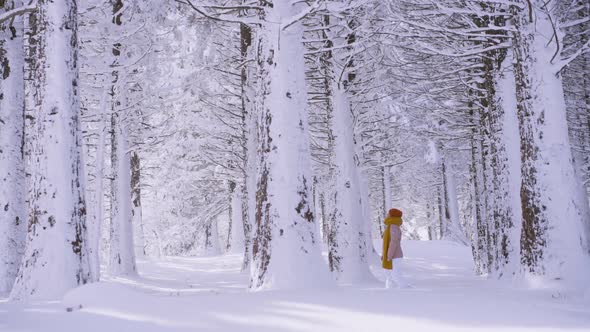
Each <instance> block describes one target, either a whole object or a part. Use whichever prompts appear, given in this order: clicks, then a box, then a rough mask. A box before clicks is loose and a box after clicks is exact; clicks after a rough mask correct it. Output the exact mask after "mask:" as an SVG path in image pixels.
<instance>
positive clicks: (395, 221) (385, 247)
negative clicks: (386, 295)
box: [381, 217, 403, 270]
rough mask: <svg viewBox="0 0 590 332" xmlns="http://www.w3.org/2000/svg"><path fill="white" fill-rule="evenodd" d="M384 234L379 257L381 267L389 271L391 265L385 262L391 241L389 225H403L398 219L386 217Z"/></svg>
mask: <svg viewBox="0 0 590 332" xmlns="http://www.w3.org/2000/svg"><path fill="white" fill-rule="evenodd" d="M384 222H385V225H387V226H386V227H385V232H383V254H382V256H381V262H382V266H383V268H384V269H386V270H391V269H392V268H393V264H392V263H391V261H388V260H387V251H388V250H389V242H390V241H391V225H398V226H401V225H402V223H403V220H402V218H400V217H387V218H385V221H384Z"/></svg>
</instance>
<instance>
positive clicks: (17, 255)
mask: <svg viewBox="0 0 590 332" xmlns="http://www.w3.org/2000/svg"><path fill="white" fill-rule="evenodd" d="M21 5H22V2H21V1H20V0H16V1H13V0H8V1H2V2H1V3H0V15H1V14H2V13H4V12H6V11H8V10H11V9H12V8H18V7H20V6H21ZM23 34H24V25H23V18H22V17H17V18H15V19H14V20H12V21H11V22H10V23H9V24H8V23H6V24H2V25H0V294H5V293H8V292H10V290H11V289H12V285H13V284H14V280H15V279H16V275H17V272H18V266H19V265H20V261H21V258H22V254H23V250H24V245H25V237H26V227H25V213H26V211H25V187H26V185H25V171H24V165H25V164H24V155H23V154H24V133H23V130H24V77H23V70H24V62H23V59H24V49H23V46H24V45H23Z"/></svg>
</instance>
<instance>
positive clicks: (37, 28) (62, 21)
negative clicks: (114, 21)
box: [11, 0, 93, 299]
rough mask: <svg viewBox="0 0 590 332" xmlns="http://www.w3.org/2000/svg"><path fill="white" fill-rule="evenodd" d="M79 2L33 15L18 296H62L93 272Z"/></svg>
mask: <svg viewBox="0 0 590 332" xmlns="http://www.w3.org/2000/svg"><path fill="white" fill-rule="evenodd" d="M76 9H77V8H76V2H75V1H73V0H63V1H59V2H57V1H55V2H54V1H48V0H39V2H38V10H37V11H36V12H35V13H32V14H31V15H29V18H28V29H29V30H28V34H29V39H28V45H27V46H28V52H29V53H28V54H27V58H28V61H29V68H28V69H29V71H28V73H27V74H28V75H27V80H28V81H27V85H26V90H27V98H26V100H25V103H26V105H27V111H28V112H29V113H28V114H27V117H30V118H29V120H30V122H29V123H28V125H27V129H30V132H31V134H30V135H29V136H27V137H29V138H30V142H31V143H30V146H31V160H30V164H29V166H30V173H31V186H30V190H29V193H28V202H29V215H28V234H27V244H26V251H25V255H24V258H23V263H22V265H21V269H20V271H19V274H18V277H17V280H16V283H15V286H14V289H13V291H12V294H11V296H12V298H16V299H23V298H37V299H56V298H59V297H61V296H62V295H63V294H64V293H65V292H66V291H67V290H68V289H70V288H73V287H76V286H79V285H82V284H85V283H87V282H89V281H91V280H92V279H93V278H92V276H91V272H90V271H91V269H90V264H89V259H88V240H87V232H86V203H85V200H84V180H83V174H82V163H81V151H82V147H81V144H80V142H81V140H80V122H79V118H78V116H79V114H80V106H79V100H78V96H79V92H78V85H79V83H78V39H77V35H76V33H77V31H78V30H77V29H78V26H77V17H76ZM55 82H60V84H59V88H56V86H55V84H56V83H55Z"/></svg>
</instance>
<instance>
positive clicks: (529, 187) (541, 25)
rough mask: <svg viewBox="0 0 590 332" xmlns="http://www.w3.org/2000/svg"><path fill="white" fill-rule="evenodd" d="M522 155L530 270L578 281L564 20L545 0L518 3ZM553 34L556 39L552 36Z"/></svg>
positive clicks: (580, 266)
mask: <svg viewBox="0 0 590 332" xmlns="http://www.w3.org/2000/svg"><path fill="white" fill-rule="evenodd" d="M511 12H512V14H513V15H514V17H515V19H514V22H515V29H516V32H515V34H514V43H513V44H514V55H515V60H516V61H515V78H516V87H517V101H518V103H517V105H518V120H519V131H520V140H521V158H522V165H521V170H522V184H521V191H520V196H521V201H522V217H523V222H522V233H521V248H520V249H521V262H522V265H523V268H524V270H525V272H529V273H531V274H533V275H543V276H546V277H548V278H556V279H565V280H566V281H572V280H574V279H576V278H586V279H587V275H585V273H586V271H585V270H584V267H585V266H587V264H588V257H587V255H586V254H585V253H584V252H583V250H582V245H581V243H582V242H583V241H585V239H582V238H581V237H583V231H582V229H581V226H582V223H583V222H586V221H585V220H582V219H583V218H582V215H581V213H580V208H579V207H578V206H576V186H578V185H580V184H579V183H577V182H576V178H575V170H574V166H573V161H572V154H571V149H570V143H569V138H568V132H567V121H566V115H565V101H564V93H563V86H562V81H561V78H560V76H559V75H558V73H557V71H558V68H556V66H555V65H553V64H552V59H553V58H554V54H555V47H556V46H555V42H554V41H555V40H559V39H560V38H559V35H555V30H554V28H553V26H554V25H553V24H552V21H553V22H554V20H555V19H556V17H555V16H553V15H554V13H553V12H552V10H551V9H549V8H546V5H545V4H544V1H540V0H535V1H530V2H529V3H528V5H525V8H524V9H523V10H519V9H517V8H516V7H512V9H511ZM550 36H553V39H554V40H551V37H550Z"/></svg>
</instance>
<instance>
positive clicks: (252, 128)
mask: <svg viewBox="0 0 590 332" xmlns="http://www.w3.org/2000/svg"><path fill="white" fill-rule="evenodd" d="M253 42H254V38H253V31H252V29H251V28H250V27H249V26H248V25H246V24H240V59H241V60H242V62H243V63H245V64H246V63H248V59H250V57H251V56H252V54H253V51H252V44H253ZM251 74H252V73H251V70H250V66H248V65H244V66H242V69H241V71H240V84H241V91H240V92H241V96H240V97H241V102H242V126H241V127H242V137H243V144H244V146H243V156H244V160H243V164H242V169H243V170H244V171H243V177H244V178H243V179H242V185H241V187H240V194H241V199H240V201H241V203H242V206H241V209H240V210H241V212H242V217H241V220H242V223H243V224H242V227H241V229H242V230H243V231H244V234H243V237H242V238H243V241H244V245H243V251H244V261H243V263H242V270H247V269H249V268H250V263H251V261H252V242H253V224H252V222H253V220H254V210H255V208H254V207H255V205H256V202H255V194H254V193H255V192H256V159H255V158H256V156H255V153H254V151H256V118H255V115H254V114H253V113H254V107H253V104H254V100H253V97H252V95H253V92H252V87H251V86H252V85H254V82H255V81H254V79H252V76H253V75H251Z"/></svg>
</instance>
